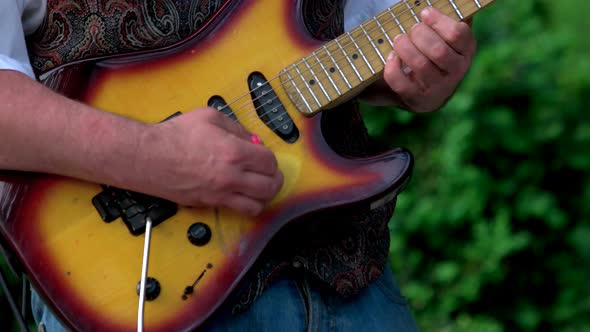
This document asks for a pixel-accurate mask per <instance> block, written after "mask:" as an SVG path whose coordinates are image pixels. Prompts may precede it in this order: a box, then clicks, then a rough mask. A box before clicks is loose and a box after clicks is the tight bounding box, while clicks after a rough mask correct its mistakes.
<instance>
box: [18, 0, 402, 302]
mask: <svg viewBox="0 0 590 332" xmlns="http://www.w3.org/2000/svg"><path fill="white" fill-rule="evenodd" d="M233 1H235V0H193V1H191V0H159V1H155V0H146V1H140V0H110V1H100V0H67V1H63V0H48V4H47V5H48V10H47V15H46V17H45V20H44V22H43V23H42V25H41V27H40V28H39V29H38V31H36V33H35V34H34V35H32V36H30V38H29V39H28V45H29V51H30V54H31V63H32V65H33V68H34V70H35V71H36V73H37V74H38V75H39V74H42V73H44V72H46V71H48V70H50V69H52V68H55V67H56V66H59V65H62V64H67V63H70V62H73V61H79V60H84V59H91V58H97V57H101V56H106V55H114V54H127V53H132V52H136V51H145V50H149V49H157V48H161V47H164V46H167V45H171V44H174V43H176V42H179V41H182V40H183V39H184V38H188V37H192V35H194V34H195V33H196V32H198V31H199V28H200V27H201V26H203V24H205V23H207V22H208V20H210V19H212V18H213V17H214V16H215V14H217V13H219V12H220V11H222V10H224V9H225V8H226V7H227V6H229V5H231V4H232V2H233ZM301 9H302V10H303V14H304V15H303V16H304V18H305V24H306V26H307V28H308V30H309V31H310V32H311V33H312V34H313V35H314V36H316V38H318V39H322V40H329V39H333V38H335V37H336V36H338V35H339V34H340V33H342V32H343V1H341V0H322V1H316V0H302V2H301ZM322 116H324V117H325V118H326V119H325V121H323V123H324V124H326V123H329V125H326V126H325V128H324V133H325V136H326V137H327V139H328V141H329V143H330V144H331V145H332V147H333V148H334V149H335V150H336V151H338V152H340V153H342V154H347V155H358V156H360V155H365V154H367V153H368V152H370V148H371V146H370V144H369V137H368V135H367V132H366V129H365V127H364V125H363V121H362V118H361V116H360V113H359V112H358V108H357V105H356V103H355V102H354V101H353V102H350V103H347V104H345V105H342V106H339V110H337V111H334V112H331V111H327V112H324V113H323V115H322ZM394 206H395V202H391V203H390V204H387V205H385V206H383V207H381V208H378V209H375V210H373V211H370V212H359V213H356V214H354V213H353V214H352V216H351V213H350V211H347V212H342V213H340V214H339V213H334V212H331V213H330V214H322V215H316V216H314V217H313V220H310V221H304V222H301V223H297V224H295V225H290V226H288V227H286V228H285V229H283V230H282V231H281V232H280V233H279V234H278V235H277V236H276V237H275V239H274V240H273V241H272V242H271V243H270V244H269V246H268V248H267V250H266V251H265V252H264V253H263V254H262V255H261V257H260V259H259V260H258V262H257V263H256V265H255V266H254V268H253V269H252V270H251V272H250V273H249V275H248V276H247V277H246V278H245V279H244V282H243V286H242V287H241V288H239V293H238V294H237V296H235V297H234V298H235V299H236V300H235V301H236V303H235V306H234V308H235V309H237V310H242V309H245V308H247V307H248V305H249V304H251V303H252V301H254V300H255V299H256V298H257V296H258V295H259V294H260V292H262V290H263V289H264V288H265V287H266V286H267V285H268V284H269V283H270V282H272V280H273V279H275V278H276V277H277V276H280V275H281V274H283V273H290V271H291V272H292V270H305V271H308V272H309V273H310V274H311V275H312V276H315V278H316V279H318V280H320V281H322V282H323V283H324V284H325V285H326V286H328V288H330V289H332V290H333V291H336V292H338V293H340V294H342V295H343V296H347V295H351V294H354V293H356V292H358V290H359V289H361V288H363V287H366V286H367V285H368V284H369V283H370V282H372V281H373V280H375V279H376V278H378V277H379V276H380V275H381V273H382V271H383V268H384V266H385V263H386V260H387V256H388V250H389V230H388V227H387V224H388V221H389V219H390V217H391V215H392V213H393V208H394ZM310 234H315V235H316V236H311V238H310ZM303 239H305V240H303Z"/></svg>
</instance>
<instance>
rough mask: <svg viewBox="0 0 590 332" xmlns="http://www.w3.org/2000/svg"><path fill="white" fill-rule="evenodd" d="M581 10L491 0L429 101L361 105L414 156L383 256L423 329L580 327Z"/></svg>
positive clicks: (587, 321)
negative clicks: (449, 84) (468, 59)
mask: <svg viewBox="0 0 590 332" xmlns="http://www.w3.org/2000/svg"><path fill="white" fill-rule="evenodd" d="M588 13H590V2H581V1H577V2H576V1H573V0H561V1H551V0H536V1H535V0H499V1H496V3H495V4H493V5H491V6H490V7H489V8H487V9H485V10H484V11H483V12H482V13H480V14H478V16H477V17H476V18H475V20H474V30H475V33H476V36H477V38H478V40H479V45H480V46H479V51H478V54H477V57H476V59H475V61H474V63H473V66H472V68H471V70H470V72H469V74H468V76H467V77H466V79H465V81H464V82H463V84H462V85H461V87H460V89H459V90H458V91H457V93H456V95H455V96H454V97H453V98H452V99H451V100H450V101H449V103H448V104H447V105H446V106H445V107H444V109H443V110H441V111H439V112H436V113H432V114H420V115H416V114H410V113H407V112H403V111H391V110H390V109H380V108H371V107H368V106H364V108H363V112H364V114H365V119H366V121H367V125H368V127H369V131H370V133H371V134H372V135H374V136H375V137H377V138H378V139H379V140H380V141H381V142H382V143H383V144H386V145H389V146H405V147H408V148H410V150H412V152H413V153H414V155H415V157H416V168H415V172H414V176H413V180H412V182H411V183H410V185H409V186H408V188H407V190H406V191H405V192H404V193H403V194H402V195H401V196H400V198H399V203H398V207H397V210H396V214H395V216H394V218H393V220H392V222H391V236H392V241H391V261H392V266H393V269H394V270H395V272H396V275H397V277H398V279H399V281H400V284H401V285H402V288H403V291H404V293H405V294H406V296H407V297H408V298H409V300H410V303H411V306H412V308H413V310H414V313H415V316H416V318H417V320H418V322H419V324H420V326H421V328H422V329H423V330H424V331H445V332H446V331H449V332H451V331H455V332H468V331H469V332H472V331H475V332H477V331H482V332H488V331H489V332H499V331H563V332H569V331H572V332H573V331H590V113H589V110H590V100H589V97H590V36H589V34H590V20H588V19H587V18H586V16H587V15H588ZM13 281H14V280H13ZM17 289H18V287H17ZM10 319H11V317H10V313H9V310H8V307H7V305H6V302H5V301H4V299H2V298H0V321H1V322H2V324H1V325H2V326H1V327H2V329H3V330H4V329H5V328H6V327H7V323H6V322H8V321H10Z"/></svg>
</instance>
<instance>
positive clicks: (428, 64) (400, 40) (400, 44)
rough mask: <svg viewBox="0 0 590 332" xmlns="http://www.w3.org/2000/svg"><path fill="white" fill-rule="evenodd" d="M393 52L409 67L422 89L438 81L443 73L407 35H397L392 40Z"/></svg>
mask: <svg viewBox="0 0 590 332" xmlns="http://www.w3.org/2000/svg"><path fill="white" fill-rule="evenodd" d="M393 44H394V49H395V53H396V54H397V55H398V57H399V58H400V60H401V61H402V62H403V63H404V64H405V65H407V66H408V67H410V69H412V71H413V75H414V78H416V80H417V81H418V82H419V83H420V86H421V87H422V89H424V90H427V89H428V88H429V87H430V85H431V84H432V82H437V81H439V80H440V79H441V78H442V76H443V73H442V72H441V71H440V69H439V68H438V67H436V66H435V65H434V63H432V61H430V59H428V58H427V57H426V56H425V55H424V54H422V52H420V50H418V48H417V47H416V45H414V43H413V42H412V40H411V39H410V37H409V36H408V35H398V36H397V37H396V38H395V40H394V41H393Z"/></svg>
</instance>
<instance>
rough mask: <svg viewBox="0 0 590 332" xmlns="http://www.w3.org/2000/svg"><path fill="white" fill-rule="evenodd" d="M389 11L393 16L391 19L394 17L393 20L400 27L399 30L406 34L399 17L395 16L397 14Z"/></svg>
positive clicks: (389, 9) (388, 9)
mask: <svg viewBox="0 0 590 332" xmlns="http://www.w3.org/2000/svg"><path fill="white" fill-rule="evenodd" d="M387 11H388V12H389V14H391V17H393V20H394V21H395V24H397V26H398V27H399V29H400V30H401V31H402V33H406V29H404V26H403V25H402V24H401V23H400V21H399V20H398V19H397V16H395V14H394V13H393V11H392V10H391V8H387Z"/></svg>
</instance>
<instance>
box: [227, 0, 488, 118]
mask: <svg viewBox="0 0 590 332" xmlns="http://www.w3.org/2000/svg"><path fill="white" fill-rule="evenodd" d="M439 1H444V0H434V1H431V3H433V4H434V3H437V2H439ZM447 1H448V0H447ZM469 3H470V4H472V3H471V2H469ZM472 6H473V7H476V8H477V6H476V5H475V2H474V3H473V4H472ZM428 7H432V6H430V5H428ZM445 7H447V8H450V7H452V4H451V3H450V2H449V4H448V5H443V6H441V7H439V10H440V9H443V8H445ZM412 8H416V6H414V7H412ZM447 8H445V9H447ZM409 10H410V9H405V11H403V12H400V13H398V14H397V15H401V14H403V13H406V12H408V11H409ZM379 15H387V14H386V13H385V12H383V13H381V14H379ZM412 20H415V18H414V16H413V15H412V17H411V18H408V19H406V20H404V21H400V24H401V25H403V24H404V23H407V22H408V21H412ZM367 22H368V21H367ZM391 22H394V20H393V19H390V20H386V21H384V22H380V23H381V24H382V25H383V24H388V23H391ZM416 23H417V22H416ZM361 26H362V25H361ZM376 30H381V28H380V27H379V26H378V25H377V27H375V28H373V29H370V30H368V31H367V37H370V35H369V34H370V33H371V32H374V31H376ZM393 30H399V27H398V26H394V27H393V28H392V29H385V31H386V32H390V31H393ZM381 33H383V32H381ZM400 34H401V33H400ZM371 41H372V40H370V41H367V42H364V43H361V44H357V45H358V47H357V46H355V48H357V49H359V51H361V53H362V50H361V48H362V47H364V46H367V45H368V44H369V43H371ZM352 43H354V42H353V41H351V42H349V43H348V44H345V45H342V48H345V47H348V46H350V45H352ZM322 48H323V47H320V48H318V50H320V49H322ZM326 52H328V51H326ZM377 52H379V54H381V53H380V51H379V50H378V49H374V52H371V53H375V54H371V55H368V56H367V55H365V58H366V59H367V60H374V59H376V58H377V57H379V55H378V54H377ZM347 57H348V56H347V55H344V56H341V57H339V58H335V59H334V60H335V62H336V63H337V62H339V61H341V60H343V59H346V58H347ZM304 59H305V58H304ZM303 61H305V60H300V61H299V62H297V63H295V64H292V65H290V66H289V67H294V66H296V65H298V64H301V63H303ZM333 62H334V61H333ZM309 66H310V67H316V69H318V66H321V63H320V62H318V61H316V62H315V63H312V64H309ZM363 67H367V68H362V69H358V68H357V70H360V71H361V72H359V74H361V75H360V76H361V77H362V76H364V75H362V74H367V70H369V71H370V69H369V68H368V66H363ZM350 70H351V69H348V73H346V71H347V70H346V69H344V70H342V72H343V73H344V74H347V75H348V74H350V73H351V71H350ZM352 70H354V69H352ZM306 72H311V68H309V69H304V70H301V75H299V76H302V78H303V73H306ZM369 74H371V75H372V73H369ZM280 75H281V74H280V73H279V74H278V75H277V76H275V77H273V78H271V79H269V80H268V81H267V82H265V83H264V84H262V85H261V86H258V87H256V88H255V89H252V90H251V91H249V92H250V93H251V92H254V91H256V90H257V89H261V88H264V87H265V86H267V85H270V82H272V81H275V80H277V79H278V78H280ZM347 75H344V76H347ZM325 76H326V77H329V76H328V75H327V74H325ZM339 76H343V75H339ZM334 82H335V83H342V82H344V80H343V78H338V77H335V78H334ZM305 84H306V83H305V82H304V83H303V85H294V87H296V89H298V88H302V89H306V88H307V87H304V85H305ZM279 87H280V90H281V91H279V92H278V93H277V92H276V90H277V89H273V91H275V95H276V97H273V98H272V99H270V100H267V101H266V102H268V101H274V100H276V99H280V98H279V97H285V96H287V97H288V94H287V93H286V92H285V89H284V87H283V85H282V84H281V85H280V86H279ZM246 96H248V94H245V95H244V96H242V97H239V98H237V99H236V100H234V101H232V102H231V103H229V104H227V105H226V106H224V107H221V108H219V109H218V110H219V111H223V110H224V109H226V108H227V107H229V106H231V105H233V104H235V103H237V102H238V101H239V100H241V99H243V98H245V97H246ZM310 96H311V93H310ZM263 97H264V95H261V96H259V97H256V98H254V99H252V100H248V101H247V102H246V103H244V104H242V105H241V106H239V108H237V109H235V110H231V112H230V113H228V114H226V115H228V116H229V115H233V114H236V112H238V111H241V110H244V109H245V108H247V107H251V101H257V100H259V99H260V98H263ZM302 97H303V96H302ZM303 98H304V97H303ZM314 103H315V104H317V103H316V102H314ZM318 106H320V105H318ZM263 107H264V105H262V106H258V107H255V108H254V109H253V110H247V113H246V114H245V116H244V117H242V121H241V123H242V124H243V125H249V124H253V123H252V122H251V120H255V121H256V120H259V118H260V117H263V116H265V115H268V114H269V113H270V112H274V111H275V110H276V108H278V106H277V107H275V108H273V109H271V110H270V111H268V112H266V113H263V114H260V115H258V116H256V115H257V114H256V113H254V114H249V113H250V112H251V111H257V110H258V109H259V108H263ZM286 113H287V112H283V113H281V114H279V115H277V116H280V115H284V114H286ZM244 120H245V121H244ZM234 121H236V120H234ZM272 121H273V120H271V121H268V122H262V124H264V125H267V124H269V123H271V122H272Z"/></svg>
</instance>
